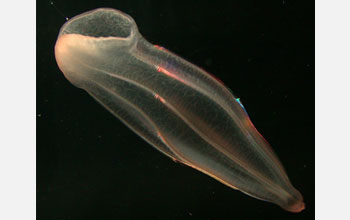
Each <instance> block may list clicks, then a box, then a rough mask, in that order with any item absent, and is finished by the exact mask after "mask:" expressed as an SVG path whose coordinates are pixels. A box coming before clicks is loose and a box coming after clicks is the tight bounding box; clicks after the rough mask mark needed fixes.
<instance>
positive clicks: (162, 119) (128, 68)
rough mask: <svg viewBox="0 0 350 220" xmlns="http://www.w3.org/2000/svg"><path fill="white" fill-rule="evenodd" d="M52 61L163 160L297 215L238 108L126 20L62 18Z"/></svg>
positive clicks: (292, 196) (266, 150) (93, 15)
mask: <svg viewBox="0 0 350 220" xmlns="http://www.w3.org/2000/svg"><path fill="white" fill-rule="evenodd" d="M55 55H56V60H57V63H58V66H59V68H60V69H61V70H62V72H63V73H64V75H65V76H66V78H67V79H68V80H69V81H70V82H71V83H73V84H74V85H75V86H77V87H80V88H82V89H84V90H86V91H87V92H88V93H89V94H90V95H91V96H93V97H94V98H95V99H96V100H97V101H98V102H99V103H101V104H102V105H103V106H104V107H105V108H106V109H108V110H109V111H110V112H111V113H112V114H113V115H115V116H116V117H118V118H119V119H120V120H122V121H123V122H124V123H125V124H126V125H127V126H128V127H129V128H131V129H132V130H133V131H134V132H135V133H137V134H138V135H139V136H141V137H142V138H143V139H144V140H146V141H147V142H148V143H150V144H151V145H153V146H154V147H155V148H157V149H158V150H159V151H161V152H162V153H164V154H165V155H167V156H168V157H170V158H172V159H173V160H176V161H179V162H181V163H184V164H186V165H188V166H191V167H193V168H195V169H197V170H199V171H201V172H203V173H205V174H207V175H209V176H211V177H213V178H215V179H217V180H218V181H220V182H222V183H224V184H226V185H227V186H229V187H232V188H234V189H238V190H240V191H242V192H244V193H246V194H249V195H251V196H253V197H256V198H259V199H262V200H266V201H269V202H273V203H276V204H278V205H279V206H281V207H282V208H284V209H286V210H288V211H292V212H299V211H301V210H303V209H304V203H303V198H302V196H301V194H300V193H299V192H298V191H297V190H296V189H295V188H294V187H293V186H292V185H291V183H290V181H289V179H288V177H287V175H286V173H285V171H284V169H283V167H282V165H281V163H280V162H279V160H278V158H277V157H276V156H275V154H274V153H273V151H272V150H271V148H270V146H269V144H268V143H267V142H266V141H265V139H264V138H263V137H262V136H261V135H260V134H259V133H258V131H257V130H256V129H255V127H254V126H253V124H252V123H251V121H250V119H249V117H248V115H247V114H246V112H245V110H244V108H242V106H241V103H240V102H239V101H237V100H236V98H235V97H234V96H233V95H232V94H231V93H230V92H229V90H228V89H227V88H225V87H224V85H223V84H221V83H220V82H219V81H217V80H216V79H214V78H213V77H211V76H210V75H209V74H208V73H206V72H205V71H203V70H202V69H200V68H198V67H196V66H194V65H193V64H191V63H189V62H187V61H185V60H184V59H182V58H180V57H178V56H176V55H174V54H173V53H171V52H169V51H167V50H165V49H163V48H161V47H159V46H154V45H152V44H150V43H148V42H147V41H146V40H145V39H144V38H143V37H142V36H141V35H140V33H139V32H138V29H137V26H136V24H135V22H134V20H133V19H132V18H131V17H130V16H128V15H126V14H124V13H122V12H120V11H118V10H114V9H106V8H103V9H97V10H94V11H90V12H86V13H84V14H82V15H79V16H76V17H74V18H73V19H70V20H69V21H68V22H67V23H66V24H65V25H64V26H63V27H62V29H61V31H60V33H59V36H58V40H57V43H56V46H55Z"/></svg>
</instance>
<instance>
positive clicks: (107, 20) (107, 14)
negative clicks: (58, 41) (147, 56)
mask: <svg viewBox="0 0 350 220" xmlns="http://www.w3.org/2000/svg"><path fill="white" fill-rule="evenodd" d="M136 28H137V27H136V24H135V21H134V20H133V19H132V18H131V17H130V16H129V15H127V14H124V13H123V12H121V11H118V10H115V9H110V8H99V9H96V10H93V11H88V12H86V13H83V14H81V15H78V16H76V17H73V18H71V19H70V20H69V21H68V22H67V23H66V24H65V25H64V26H63V27H62V28H61V30H60V33H59V37H60V36H61V35H64V34H80V35H84V36H89V37H96V38H107V37H115V38H130V37H132V36H133V35H134V34H135V31H136Z"/></svg>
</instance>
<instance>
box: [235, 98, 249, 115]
mask: <svg viewBox="0 0 350 220" xmlns="http://www.w3.org/2000/svg"><path fill="white" fill-rule="evenodd" d="M236 101H237V102H238V104H239V105H240V106H241V107H242V108H243V110H244V111H245V113H246V114H247V115H248V112H247V110H245V108H244V106H243V104H242V102H241V99H240V98H236ZM248 117H249V115H248Z"/></svg>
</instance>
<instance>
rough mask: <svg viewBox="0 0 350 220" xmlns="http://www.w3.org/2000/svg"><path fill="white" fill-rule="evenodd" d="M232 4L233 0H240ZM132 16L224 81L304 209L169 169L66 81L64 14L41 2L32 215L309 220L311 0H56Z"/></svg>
mask: <svg viewBox="0 0 350 220" xmlns="http://www.w3.org/2000/svg"><path fill="white" fill-rule="evenodd" d="M238 2H239V3H238ZM54 5H55V7H57V8H58V9H59V10H60V11H61V13H63V14H64V16H66V17H69V18H71V17H73V16H75V15H78V14H80V13H82V12H85V11H88V10H92V9H95V8H98V7H111V8H116V9H119V10H121V11H123V12H125V13H127V14H129V15H131V16H132V17H133V18H134V20H135V21H136V23H137V25H138V27H139V31H140V32H141V34H142V35H143V36H144V37H145V38H146V39H147V40H148V41H150V42H151V43H153V44H158V45H161V46H163V47H165V48H167V49H169V50H170V51H173V52H175V53H176V54H179V55H180V56H182V57H183V58H185V59H186V60H189V61H190V62H192V63H194V64H196V65H198V66H200V67H202V68H204V69H205V70H207V71H208V72H210V73H212V74H214V75H215V76H216V77H218V78H219V79H221V80H222V81H223V82H224V83H225V84H226V85H227V87H229V88H230V89H231V90H232V91H233V93H234V94H235V95H236V96H237V97H240V98H241V101H242V102H243V104H244V106H245V108H246V110H247V111H248V113H249V115H250V118H251V120H252V121H253V123H254V125H255V126H256V128H257V129H258V130H259V131H260V132H261V134H262V135H263V136H264V137H265V138H266V139H267V140H268V141H269V142H270V144H271V145H272V147H273V149H274V150H275V152H276V153H277V155H278V156H279V158H280V160H281V161H282V163H283V165H284V167H285V169H286V170H287V173H288V175H289V177H290V179H291V181H292V183H293V185H294V186H295V187H296V188H297V189H298V190H300V192H301V193H302V194H303V196H304V200H305V203H306V210H304V211H303V212H301V213H298V214H293V213H289V212H286V211H284V210H282V209H281V208H280V207H278V206H276V205H274V204H271V203H267V202H263V201H260V200H257V199H254V198H252V197H249V196H247V195H245V194H243V193H241V192H239V191H236V190H233V189H231V188H229V187H227V186H225V185H223V184H221V183H219V182H218V181H216V180H214V179H212V178H210V177H209V176H207V175H205V174H203V173H200V172H198V171H196V170H194V169H192V168H189V167H186V166H184V165H181V164H177V163H174V162H173V161H172V160H170V159H169V158H167V157H166V156H164V155H163V154H161V153H160V152H158V151H157V150H155V149H154V148H153V147H152V146H150V145H149V144H147V143H146V142H144V141H143V140H142V139H141V138H139V137H138V136H137V135H136V134H134V133H133V132H132V131H130V130H129V129H128V128H127V127H126V126H124V125H123V124H122V123H121V122H120V121H119V120H118V119H116V118H114V116H112V115H111V114H110V113H109V112H108V111H106V110H105V109H104V108H103V107H102V106H101V105H99V104H98V103H97V102H95V101H94V100H93V99H92V98H91V97H90V96H89V95H88V94H87V93H86V92H84V91H83V90H81V89H78V88H76V87H74V86H73V85H72V84H70V83H69V82H68V81H67V80H66V79H65V78H64V76H63V74H62V73H61V72H60V70H59V69H58V67H57V64H56V61H55V58H54V45H55V41H56V38H57V35H58V32H59V29H60V27H61V26H62V25H63V24H64V22H65V19H64V16H62V15H61V13H60V12H59V11H58V10H57V9H56V8H55V7H53V6H52V5H51V4H50V1H37V218H38V219H62V220H63V219H208V220H209V219H212V220H216V219H270V220H271V219H314V211H315V210H314V209H315V207H314V206H315V200H314V199H315V198H314V197H315V194H314V191H315V183H314V182H315V181H314V180H315V179H314V170H315V167H314V162H315V157H314V156H315V155H314V148H315V146H314V136H315V127H314V126H315V121H314V116H315V113H314V101H315V99H314V97H315V93H314V90H315V86H314V83H315V80H314V79H315V75H314V52H315V48H314V16H315V14H314V2H313V1H291V0H280V1H233V0H231V1H203V0H201V1H191V0H188V1H183V2H181V1H165V0H153V1H139V0H138V1H131V0H124V1H120V0H113V1H100V0H96V1H89V0H74V1H59V0H57V1H54Z"/></svg>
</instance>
